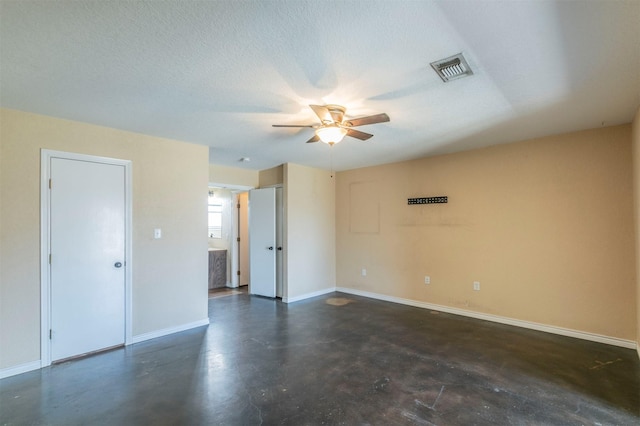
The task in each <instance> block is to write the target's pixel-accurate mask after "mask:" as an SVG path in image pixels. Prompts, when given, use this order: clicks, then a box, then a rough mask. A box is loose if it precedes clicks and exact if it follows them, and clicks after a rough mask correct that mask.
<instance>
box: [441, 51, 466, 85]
mask: <svg viewBox="0 0 640 426" xmlns="http://www.w3.org/2000/svg"><path fill="white" fill-rule="evenodd" d="M431 67H432V68H433V69H434V70H435V71H436V73H437V74H438V75H439V76H440V78H441V79H442V81H444V82H445V83H446V82H447V81H451V80H456V79H458V78H462V77H466V76H468V75H473V71H471V68H469V64H467V61H466V60H465V59H464V56H462V53H458V54H457V55H453V56H449V57H448V58H444V59H440V60H439V61H435V62H431Z"/></svg>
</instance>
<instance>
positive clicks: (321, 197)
mask: <svg viewBox="0 0 640 426" xmlns="http://www.w3.org/2000/svg"><path fill="white" fill-rule="evenodd" d="M284 210H285V223H286V225H285V230H284V240H285V252H284V265H285V267H284V269H285V273H284V278H285V279H284V294H285V295H286V298H287V299H295V298H297V297H300V296H303V295H308V294H310V293H315V292H319V291H324V290H327V289H331V288H333V287H335V282H336V280H335V180H334V178H332V177H330V173H329V172H328V171H326V170H319V169H314V168H310V167H304V166H300V165H297V164H291V163H289V164H285V165H284Z"/></svg>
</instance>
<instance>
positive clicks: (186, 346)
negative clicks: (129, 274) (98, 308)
mask: <svg viewBox="0 0 640 426" xmlns="http://www.w3.org/2000/svg"><path fill="white" fill-rule="evenodd" d="M209 311H210V319H211V325H210V326H209V327H200V328H198V329H194V330H189V331H186V332H182V333H178V334H174V335H171V336H167V337H163V338H158V339H154V340H150V341H147V342H143V343H139V344H135V345H132V346H129V347H127V348H122V349H116V350H113V351H110V352H105V353H101V354H97V355H94V356H91V357H87V358H84V359H78V360H74V361H69V362H65V363H62V364H59V365H54V366H52V367H49V368H45V369H42V370H39V371H33V372H29V373H25V374H21V375H18V376H14V377H10V378H6V379H3V380H1V381H0V425H40V424H47V425H260V424H263V425H277V424H286V425H322V424H325V425H330V424H344V425H361V424H371V425H411V424H416V425H431V424H435V425H506V424H510V425H511V424H513V425H565V424H566V425H581V424H595V425H597V424H602V425H637V424H640V361H639V360H638V355H637V353H636V352H635V351H633V350H630V349H623V348H618V347H613V346H607V345H603V344H599V343H593V342H587V341H582V340H577V339H572V338H567V337H561V336H555V335H551V334H546V333H541V332H535V331H530V330H525V329H520V328H516V327H510V326H505V325H500V324H495V323H490V322H484V321H479V320H474V319H469V318H464V317H459V316H455V315H449V314H444V313H437V312H434V311H429V310H424V309H419V308H413V307H408V306H403V305H397V304H393V303H387V302H381V301H376V300H370V299H365V298H361V297H356V296H351V295H347V294H341V293H334V294H329V295H326V296H321V297H317V298H314V299H309V300H306V301H302V302H297V303H293V304H290V305H286V304H283V303H282V302H279V301H274V300H268V299H263V298H258V297H251V296H248V295H246V294H237V295H232V296H229V297H220V298H215V299H210V300H209Z"/></svg>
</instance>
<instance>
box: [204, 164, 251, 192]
mask: <svg viewBox="0 0 640 426" xmlns="http://www.w3.org/2000/svg"><path fill="white" fill-rule="evenodd" d="M209 182H210V183H216V184H227V185H234V186H247V187H250V188H257V187H258V172H257V171H256V170H247V169H240V168H237V167H226V166H219V165H217V164H210V165H209Z"/></svg>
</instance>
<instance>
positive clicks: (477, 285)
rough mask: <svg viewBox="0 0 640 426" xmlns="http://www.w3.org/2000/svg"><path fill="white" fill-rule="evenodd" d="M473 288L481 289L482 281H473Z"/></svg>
mask: <svg viewBox="0 0 640 426" xmlns="http://www.w3.org/2000/svg"><path fill="white" fill-rule="evenodd" d="M473 289H474V290H475V291H480V281H474V282H473Z"/></svg>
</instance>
